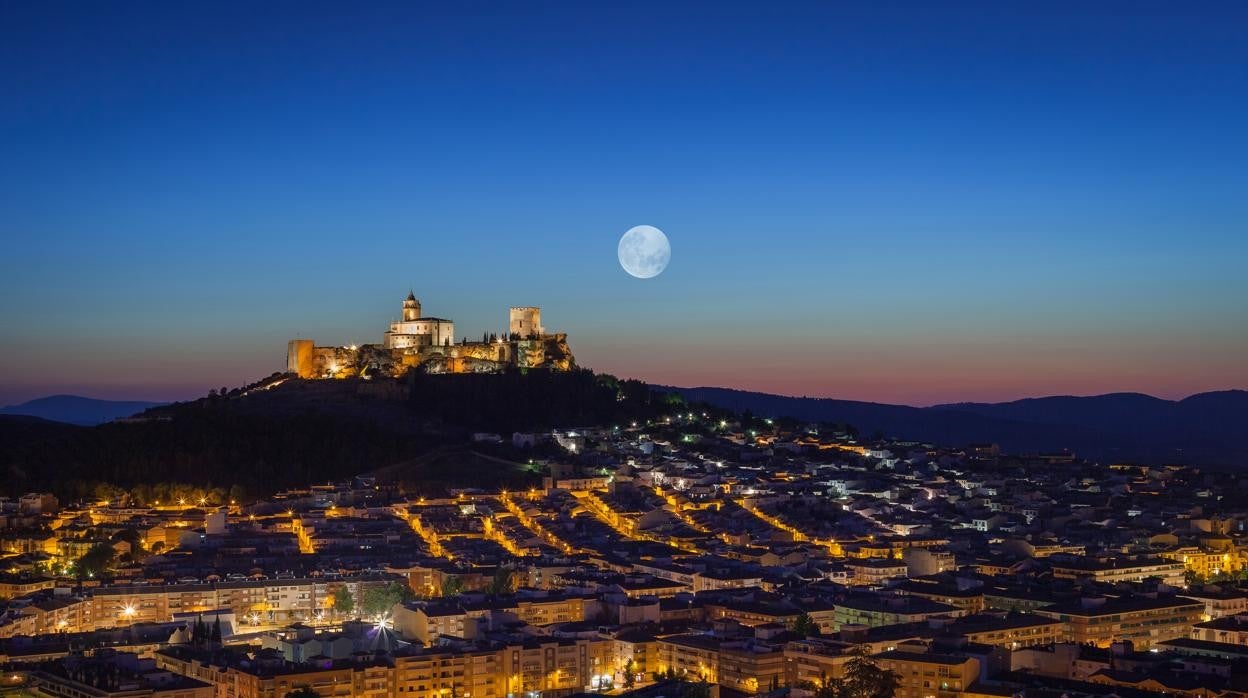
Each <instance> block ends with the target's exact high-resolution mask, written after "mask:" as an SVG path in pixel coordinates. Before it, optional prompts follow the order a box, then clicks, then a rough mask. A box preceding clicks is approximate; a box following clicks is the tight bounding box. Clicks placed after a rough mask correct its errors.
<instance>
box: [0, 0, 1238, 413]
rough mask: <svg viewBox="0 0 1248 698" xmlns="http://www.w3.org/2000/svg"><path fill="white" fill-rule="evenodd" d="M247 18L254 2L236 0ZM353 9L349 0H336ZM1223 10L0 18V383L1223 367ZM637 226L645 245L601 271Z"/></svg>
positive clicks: (1157, 385) (1231, 33) (16, 391)
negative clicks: (499, 341)
mask: <svg viewBox="0 0 1248 698" xmlns="http://www.w3.org/2000/svg"><path fill="white" fill-rule="evenodd" d="M259 5H263V7H257V6H259ZM357 5H358V6H357ZM1246 27H1248V5H1245V4H1244V3H1242V2H1225V3H1218V2H1208V3H1176V2H1167V3H1152V2H1135V1H1133V2H1121V3H1113V2H1106V3H1085V2H1072V3H1065V4H1063V3H1034V4H1030V5H1028V4H1023V3H1007V2H996V1H994V2H983V3H934V2H913V3H889V2H870V3H843V4H840V3H810V4H795V3H759V2H751V3H743V4H732V3H723V2H715V3H706V4H697V5H695V4H692V3H669V2H660V3H653V4H638V3H604V2H591V3H529V2H526V3H514V4H503V3H464V2H447V3H440V4H431V5H418V4H416V3H409V2H399V3H393V4H388V3H358V4H357V3H328V4H324V5H319V6H318V5H315V4H312V3H307V2H297V3H295V2H292V3H252V2H245V3H169V2H152V3H70V2H66V3H55V2H35V3H6V4H5V5H4V6H3V7H2V8H0V65H2V66H3V70H0V154H2V155H0V157H2V160H0V162H3V168H2V169H0V214H2V215H0V238H2V239H3V241H4V245H3V250H4V252H3V257H2V258H0V323H2V324H0V327H2V329H0V357H2V361H0V404H3V403H5V402H8V401H12V400H17V399H23V398H26V397H30V396H33V395H37V394H44V393H47V392H50V391H53V390H68V391H74V392H84V393H88V394H95V395H102V396H110V397H111V396H117V397H120V396H127V397H164V398H171V397H180V396H186V395H192V394H198V393H200V391H202V390H204V389H206V388H207V387H209V386H217V385H222V384H225V385H231V386H233V385H238V384H241V383H243V382H245V381H247V380H249V379H251V378H254V377H256V376H257V375H262V374H267V373H268V372H270V371H273V370H277V369H279V368H281V366H282V362H283V359H284V345H285V341H286V339H287V338H289V337H293V336H295V335H296V334H302V335H303V336H310V337H314V338H316V339H318V340H320V341H323V342H326V343H349V342H366V341H378V340H379V338H380V333H381V330H382V329H383V325H384V323H385V322H386V321H387V320H388V319H390V318H391V317H393V316H394V315H396V314H397V312H398V308H399V302H400V301H401V299H402V297H403V296H404V295H405V294H406V293H407V291H408V289H409V287H410V288H412V289H414V290H415V291H416V293H417V295H418V296H419V297H420V298H421V300H422V301H423V303H424V308H425V310H426V312H427V313H431V314H437V315H442V316H449V317H452V318H454V319H455V321H456V323H457V327H458V329H459V334H461V335H467V336H470V337H473V336H480V334H481V333H482V332H483V331H489V330H497V329H499V328H501V327H502V326H503V324H504V323H505V321H506V315H505V312H506V306H507V305H508V304H525V305H528V304H532V305H541V306H542V307H543V308H544V315H545V320H546V324H547V326H548V327H550V328H552V329H562V330H567V331H570V332H572V333H573V334H572V340H573V348H574V349H575V350H576V351H577V354H578V357H579V358H580V359H581V362H582V363H583V364H586V365H589V366H592V367H595V368H598V369H602V370H608V371H612V372H616V373H619V374H621V375H631V376H638V377H643V378H648V379H652V380H657V381H668V382H676V383H681V384H708V383H714V384H721V385H732V386H740V387H749V388H756V389H766V390H773V391H777V392H787V393H797V394H811V395H835V396H840V397H856V398H863V399H876V400H899V401H907V402H914V403H928V402H933V401H944V400H956V399H999V398H1007V397H1017V396H1020V395H1024V394H1042V393H1055V392H1076V393H1089V392H1103V391H1108V390H1127V389H1131V390H1143V391H1148V392H1153V393H1157V394H1163V395H1170V396H1173V395H1182V394H1186V393H1189V392H1193V391H1196V390H1203V389H1209V388H1215V387H1221V388H1226V387H1243V386H1245V385H1248V359H1246V358H1245V357H1246V356H1248V311H1246V307H1248V304H1246V299H1248V281H1246V280H1245V278H1246V275H1245V266H1246V264H1248V225H1246V224H1248V168H1246V167H1245V163H1248V128H1246V127H1245V125H1246V124H1248V36H1246V31H1248V30H1246ZM641 223H648V224H653V225H656V226H658V227H660V228H662V229H663V230H664V231H665V232H666V233H667V234H668V236H669V237H670V238H671V240H672V245H673V256H672V263H671V266H670V267H669V268H668V269H667V271H666V272H665V273H664V274H662V275H661V276H659V277H658V278H656V279H652V280H649V281H639V280H637V279H633V278H631V277H629V276H627V275H626V274H625V273H624V272H623V271H621V270H620V269H619V267H618V265H617V263H616V260H615V247H616V242H617V240H618V237H619V235H620V234H622V233H623V232H624V231H625V230H627V229H628V228H630V227H632V226H634V225H637V224H641Z"/></svg>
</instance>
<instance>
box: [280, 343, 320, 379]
mask: <svg viewBox="0 0 1248 698" xmlns="http://www.w3.org/2000/svg"><path fill="white" fill-rule="evenodd" d="M314 353H315V347H314V346H313V342H312V340H310V339H292V340H290V341H289V342H287V343H286V372H287V373H296V374H298V375H299V377H300V378H311V377H312V376H313V373H314V372H313V367H312V358H313V354H314Z"/></svg>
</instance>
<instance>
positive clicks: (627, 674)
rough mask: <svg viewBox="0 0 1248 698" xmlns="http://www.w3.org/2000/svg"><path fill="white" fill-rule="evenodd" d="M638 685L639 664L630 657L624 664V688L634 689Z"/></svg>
mask: <svg viewBox="0 0 1248 698" xmlns="http://www.w3.org/2000/svg"><path fill="white" fill-rule="evenodd" d="M636 685H637V662H634V661H633V660H632V658H631V657H630V658H629V660H628V661H627V662H625V663H624V688H632V687H634V686H636Z"/></svg>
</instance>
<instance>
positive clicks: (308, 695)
mask: <svg viewBox="0 0 1248 698" xmlns="http://www.w3.org/2000/svg"><path fill="white" fill-rule="evenodd" d="M286 698H321V694H319V693H317V692H316V691H315V690H313V689H312V687H311V686H300V687H299V688H296V689H295V690H293V691H287V692H286Z"/></svg>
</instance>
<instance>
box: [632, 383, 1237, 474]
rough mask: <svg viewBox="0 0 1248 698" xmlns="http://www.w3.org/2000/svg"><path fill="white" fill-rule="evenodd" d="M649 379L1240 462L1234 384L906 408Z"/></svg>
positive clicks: (860, 417) (1045, 441) (1085, 451)
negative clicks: (1164, 395)
mask: <svg viewBox="0 0 1248 698" xmlns="http://www.w3.org/2000/svg"><path fill="white" fill-rule="evenodd" d="M654 387H655V388H656V389H659V390H665V391H671V392H677V393H680V394H681V395H683V396H684V397H685V399H687V400H690V401H704V402H708V403H710V404H712V405H718V406H720V407H724V408H727V409H731V410H735V411H739V412H740V411H746V410H749V411H750V412H753V413H754V414H756V415H759V416H789V417H795V418H797V419H802V420H811V421H824V422H844V423H848V424H852V425H854V426H855V427H857V428H858V430H859V432H860V433H862V434H863V435H868V436H869V435H871V434H874V433H876V432H882V433H883V434H885V435H887V436H896V437H899V438H903V439H913V440H917V441H929V442H932V443H936V444H944V445H955V446H956V445H964V444H968V443H976V442H991V443H996V444H999V445H1000V446H1001V448H1002V449H1003V450H1005V451H1007V452H1012V453H1029V452H1030V453H1035V452H1051V451H1060V450H1070V451H1074V452H1076V453H1077V454H1079V455H1081V456H1084V457H1089V458H1094V459H1100V460H1118V459H1121V460H1133V461H1144V462H1154V463H1194V464H1202V465H1208V466H1223V467H1236V466H1239V467H1243V466H1248V391H1244V390H1224V391H1218V392H1210V393H1200V394H1197V395H1192V396H1191V397H1188V398H1185V399H1183V400H1163V399H1161V398H1156V397H1152V396H1150V395H1143V394H1140V393H1112V394H1109V395H1096V396H1090V397H1073V396H1062V397H1042V398H1029V399H1026V400H1016V401H1013V402H1002V403H973V402H966V403H955V404H949V405H935V406H933V407H908V406H904V405H888V404H879V403H873V402H857V401H852V400H835V399H829V398H804V397H787V396H784V395H771V394H768V393H754V392H747V391H742V390H731V389H727V388H675V387H668V386H654Z"/></svg>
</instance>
